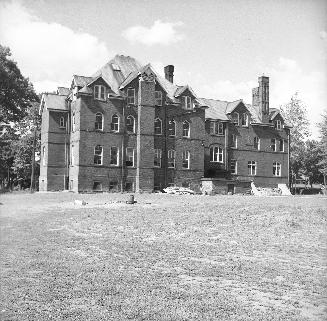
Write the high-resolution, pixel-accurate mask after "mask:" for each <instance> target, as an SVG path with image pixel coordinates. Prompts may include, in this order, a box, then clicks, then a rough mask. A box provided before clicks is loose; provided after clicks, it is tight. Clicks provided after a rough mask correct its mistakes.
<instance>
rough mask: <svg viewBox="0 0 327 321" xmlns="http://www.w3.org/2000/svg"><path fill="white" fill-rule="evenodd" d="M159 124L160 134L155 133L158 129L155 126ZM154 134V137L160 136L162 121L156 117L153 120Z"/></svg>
mask: <svg viewBox="0 0 327 321" xmlns="http://www.w3.org/2000/svg"><path fill="white" fill-rule="evenodd" d="M159 122H160V133H159V132H156V129H158V128H159V127H158V126H156V125H157V124H158V123H159ZM154 134H155V135H162V120H161V119H160V118H159V117H157V118H156V119H155V120H154Z"/></svg>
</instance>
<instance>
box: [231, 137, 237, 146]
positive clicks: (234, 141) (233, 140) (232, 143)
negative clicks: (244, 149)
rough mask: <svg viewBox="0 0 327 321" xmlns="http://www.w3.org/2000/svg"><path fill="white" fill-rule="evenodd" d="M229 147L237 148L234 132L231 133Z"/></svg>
mask: <svg viewBox="0 0 327 321" xmlns="http://www.w3.org/2000/svg"><path fill="white" fill-rule="evenodd" d="M231 147H233V148H237V136H236V135H235V134H232V141H231Z"/></svg>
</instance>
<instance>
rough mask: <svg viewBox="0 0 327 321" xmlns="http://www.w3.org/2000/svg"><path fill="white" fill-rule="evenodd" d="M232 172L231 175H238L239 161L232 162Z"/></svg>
mask: <svg viewBox="0 0 327 321" xmlns="http://www.w3.org/2000/svg"><path fill="white" fill-rule="evenodd" d="M230 172H231V174H237V161H236V160H235V159H231V161H230Z"/></svg>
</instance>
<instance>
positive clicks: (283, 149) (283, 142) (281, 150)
mask: <svg viewBox="0 0 327 321" xmlns="http://www.w3.org/2000/svg"><path fill="white" fill-rule="evenodd" d="M281 143H282V144H281ZM281 147H282V148H281ZM279 151H280V152H282V153H284V152H285V141H284V139H279Z"/></svg>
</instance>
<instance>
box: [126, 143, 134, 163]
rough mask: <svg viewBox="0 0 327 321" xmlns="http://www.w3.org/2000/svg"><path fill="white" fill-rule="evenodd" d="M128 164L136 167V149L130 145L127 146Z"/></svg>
mask: <svg viewBox="0 0 327 321" xmlns="http://www.w3.org/2000/svg"><path fill="white" fill-rule="evenodd" d="M126 166H128V167H134V149H133V148H130V147H127V148H126Z"/></svg>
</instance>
